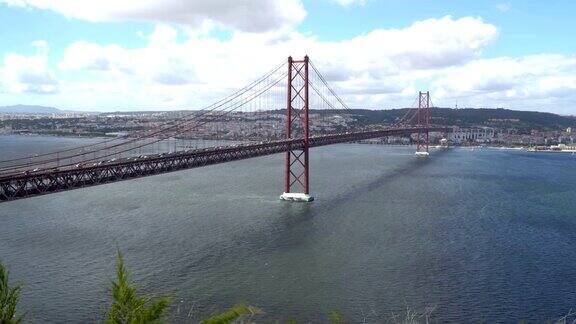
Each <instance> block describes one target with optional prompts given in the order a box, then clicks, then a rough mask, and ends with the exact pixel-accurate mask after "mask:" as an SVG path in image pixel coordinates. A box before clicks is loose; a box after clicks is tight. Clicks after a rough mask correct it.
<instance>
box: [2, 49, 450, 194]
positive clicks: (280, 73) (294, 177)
mask: <svg viewBox="0 0 576 324" xmlns="http://www.w3.org/2000/svg"><path fill="white" fill-rule="evenodd" d="M286 80H287V82H286V83H285V84H284V83H283V81H286ZM429 107H430V95H429V93H428V92H420V93H419V96H418V105H417V107H415V108H414V109H410V110H408V111H407V112H406V114H405V115H404V116H403V117H402V118H400V119H399V120H396V121H395V123H394V124H392V125H389V126H386V127H378V128H375V127H370V128H368V127H356V128H354V129H342V127H335V126H334V125H331V124H330V123H328V122H327V120H326V119H328V118H329V116H328V115H327V114H322V113H321V111H322V110H326V109H330V110H332V111H334V110H339V111H340V110H341V111H343V112H345V111H346V110H349V108H348V106H347V105H346V103H345V102H344V100H342V98H341V97H340V96H339V95H338V94H337V93H336V91H334V89H333V88H332V87H331V86H330V84H329V83H328V82H327V80H326V78H325V77H324V76H323V75H322V74H321V73H320V71H319V70H318V68H317V67H316V66H315V65H314V64H313V63H312V62H311V61H310V60H309V58H308V57H307V56H306V57H304V59H303V60H293V59H292V58H291V57H290V58H288V63H287V64H286V63H282V64H280V65H278V66H276V67H275V68H274V69H272V70H271V71H269V72H268V73H266V74H265V75H263V76H262V77H260V78H258V79H257V80H256V81H254V82H252V83H251V84H249V85H247V86H246V87H244V88H242V89H240V90H238V91H236V92H234V93H233V94H231V95H229V96H227V97H225V98H224V99H222V100H220V101H218V102H215V103H214V104H212V105H210V106H208V107H205V108H204V109H202V110H198V111H194V112H191V113H187V114H183V115H182V116H178V117H177V118H173V119H172V120H169V121H167V122H166V123H164V124H162V125H160V126H156V127H152V128H151V129H150V130H147V131H140V132H135V133H133V134H131V135H130V136H129V137H127V138H110V139H105V140H101V141H99V142H95V143H92V144H89V145H82V146H76V147H72V148H68V149H64V150H59V151H55V152H47V153H42V154H35V155H32V156H27V157H20V158H14V159H7V160H3V161H0V202H2V201H9V200H15V199H21V198H27V197H33V196H37V195H43V194H49V193H54V192H59V191H65V190H72V189H77V188H82V187H87V186H95V185H100V184H105V183H111V182H116V181H122V180H128V179H134V178H139V177H144V176H150V175H155V174H161V173H166V172H172V171H178V170H183V169H189V168H195V167H201V166H206V165H212V164H218V163H225V162H230V161H236V160H242V159H248V158H253V157H259V156H265V155H271V154H277V153H284V154H285V165H284V168H285V172H284V192H283V194H282V195H281V198H282V199H285V200H299V201H311V200H313V198H312V197H311V196H310V168H309V165H310V163H309V154H310V149H311V148H313V147H318V146H324V145H331V144H337V143H346V142H354V141H360V140H366V139H371V138H381V137H388V136H399V137H412V138H414V139H415V142H416V145H417V151H416V154H417V155H419V156H427V155H428V147H429V133H430V132H443V133H445V132H448V131H450V130H449V129H448V128H445V127H438V126H436V127H435V126H433V125H431V124H430V121H431V116H430V109H429ZM262 113H267V116H271V117H269V118H271V119H274V120H277V124H278V125H281V124H284V125H283V126H282V127H284V130H283V131H282V132H280V133H281V134H283V135H282V136H278V135H277V134H278V132H271V131H270V129H269V128H270V127H272V128H273V127H274V124H272V126H270V124H266V125H264V124H258V121H257V120H256V119H257V118H255V117H257V116H258V115H259V114H262ZM254 129H258V130H259V131H254ZM175 138H179V139H184V140H183V142H184V143H188V145H186V146H184V147H178V146H177V143H178V141H176V140H175ZM223 139H226V140H227V141H223ZM230 139H232V140H233V141H230ZM180 142H182V141H180ZM224 142H225V143H226V144H223V143H224ZM192 143H195V145H193V144H192Z"/></svg>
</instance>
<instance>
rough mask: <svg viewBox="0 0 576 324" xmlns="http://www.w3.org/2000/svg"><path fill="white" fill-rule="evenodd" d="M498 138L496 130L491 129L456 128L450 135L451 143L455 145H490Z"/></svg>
mask: <svg viewBox="0 0 576 324" xmlns="http://www.w3.org/2000/svg"><path fill="white" fill-rule="evenodd" d="M495 137H496V132H495V130H494V128H491V127H470V128H459V127H454V129H453V131H452V133H450V138H449V139H450V141H451V142H452V143H453V144H462V143H470V142H473V143H489V142H491V141H492V140H494V138H495Z"/></svg>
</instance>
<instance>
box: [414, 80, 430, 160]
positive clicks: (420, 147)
mask: <svg viewBox="0 0 576 324" xmlns="http://www.w3.org/2000/svg"><path fill="white" fill-rule="evenodd" d="M416 114H417V126H418V127H420V129H421V130H420V131H418V134H417V136H418V137H417V138H416V145H417V149H416V151H417V152H428V149H429V146H430V135H429V134H430V132H429V128H430V92H429V91H427V92H420V93H419V94H418V112H417V113H416Z"/></svg>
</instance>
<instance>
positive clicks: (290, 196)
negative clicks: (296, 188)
mask: <svg viewBox="0 0 576 324" xmlns="http://www.w3.org/2000/svg"><path fill="white" fill-rule="evenodd" d="M280 199H281V200H286V201H298V202H311V201H313V200H314V197H312V196H310V195H307V194H303V193H292V192H285V193H283V194H281V195H280Z"/></svg>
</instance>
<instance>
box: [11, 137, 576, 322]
mask: <svg viewBox="0 0 576 324" xmlns="http://www.w3.org/2000/svg"><path fill="white" fill-rule="evenodd" d="M86 141H90V140H81V139H70V138H65V139H62V138H46V137H9V136H3V137H0V150H1V151H0V160H2V159H5V158H7V157H8V155H10V156H19V155H21V154H25V153H29V152H31V151H42V150H44V151H45V150H49V149H58V148H63V147H67V146H70V145H79V144H82V143H86ZM413 150H414V149H413V148H408V147H387V146H378V145H360V144H344V145H334V146H329V147H322V148H316V149H313V150H312V152H311V163H312V165H311V187H312V192H313V194H314V196H315V197H316V201H314V202H313V203H309V204H303V203H286V202H281V201H279V199H278V196H279V194H280V193H281V191H282V184H283V179H282V175H283V169H282V162H283V156H282V155H274V156H269V157H263V158H255V159H250V160H244V161H238V162H232V163H227V164H223V165H216V166H209V167H204V168H199V169H192V170H185V171H180V172H174V173H169V174H164V175H158V176H152V177H147V178H142V179H136V180H130V181H124V182H119V183H115V184H107V185H102V186H98V187H92V188H85V189H79V190H73V191H69V192H63V193H56V194H51V195H47V196H41V197H35V198H31V199H24V200H19V201H13V202H7V203H1V204H0V260H1V261H2V262H3V263H4V264H5V265H6V266H7V267H8V268H9V270H10V272H11V277H12V279H13V280H15V281H17V282H20V283H22V284H23V285H24V290H23V296H22V303H21V305H20V307H21V310H23V311H25V312H26V313H27V317H28V318H29V319H31V320H33V321H35V322H87V321H98V320H100V319H102V318H104V317H105V313H106V306H107V305H108V303H109V298H108V295H109V291H108V289H109V288H108V287H109V284H110V282H111V280H113V279H114V263H115V254H116V250H117V249H120V250H122V252H123V253H124V255H125V259H126V263H127V265H128V266H129V268H130V269H131V271H132V277H133V279H134V281H135V282H136V283H137V284H138V286H139V287H140V289H141V291H143V292H146V293H149V294H152V295H161V296H170V297H171V299H172V307H171V310H170V315H169V319H170V321H172V322H191V321H197V320H199V319H201V318H204V317H206V316H207V315H209V314H211V313H213V312H215V311H218V310H223V309H226V308H227V307H229V306H231V305H233V304H235V303H238V302H242V301H245V302H247V303H249V304H251V305H255V306H258V307H260V308H262V309H263V310H264V311H265V312H266V314H265V315H263V316H262V317H261V321H264V322H270V321H273V320H286V319H287V318H295V319H297V320H298V321H300V322H325V321H326V318H327V317H326V314H328V313H329V312H330V311H332V310H338V311H339V312H341V313H342V314H343V315H344V317H346V318H347V319H348V320H349V321H351V322H360V323H361V322H366V323H377V322H382V321H384V320H387V319H390V318H391V316H392V315H391V314H393V313H395V314H400V313H403V312H405V309H406V307H409V308H410V309H412V310H414V311H418V312H423V311H425V310H431V309H433V312H432V314H433V315H432V317H433V318H434V319H435V320H437V321H439V322H454V323H458V322H460V323H461V322H478V321H482V320H483V321H487V322H490V323H492V322H502V323H508V322H517V321H518V320H527V321H528V322H542V321H545V320H548V319H557V318H559V317H561V316H563V315H564V314H566V313H568V312H569V311H570V309H574V308H576V186H575V184H576V172H575V171H574V170H575V167H576V157H574V156H571V155H564V154H538V153H529V152H520V151H511V150H493V149H477V150H474V151H471V150H467V149H451V150H446V151H435V152H433V154H432V155H431V157H430V158H429V159H427V160H419V159H417V158H416V157H415V156H414V155H413Z"/></svg>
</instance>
